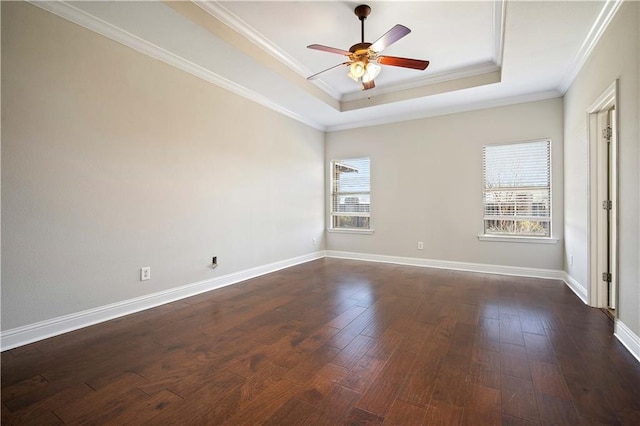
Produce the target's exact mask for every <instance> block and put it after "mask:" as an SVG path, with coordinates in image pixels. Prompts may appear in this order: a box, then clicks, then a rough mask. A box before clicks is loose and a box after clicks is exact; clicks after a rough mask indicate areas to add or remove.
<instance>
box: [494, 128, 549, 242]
mask: <svg viewBox="0 0 640 426" xmlns="http://www.w3.org/2000/svg"><path fill="white" fill-rule="evenodd" d="M482 157H483V170H484V196H483V199H484V233H485V234H486V235H515V236H537V237H549V236H551V141H549V140H539V141H532V142H520V143H512V144H505V145H486V146H485V147H483V152H482Z"/></svg>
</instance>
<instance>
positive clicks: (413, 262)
mask: <svg viewBox="0 0 640 426" xmlns="http://www.w3.org/2000/svg"><path fill="white" fill-rule="evenodd" d="M326 257H333V258H336V259H351V260H363V261H366V262H381V263H394V264H397V265H408V266H421V267H426V268H438V269H450V270H453V271H468V272H480V273H485V274H499V275H513V276H520V277H531V278H544V279H550V280H561V281H562V280H563V278H564V272H563V271H557V270H553V269H538V268H523V267H518V266H502V265H488V264H484V263H468V262H454V261H450V260H435V259H420V258H415V257H399V256H387V255H381V254H369V253H353V252H346V251H334V250H327V251H326Z"/></svg>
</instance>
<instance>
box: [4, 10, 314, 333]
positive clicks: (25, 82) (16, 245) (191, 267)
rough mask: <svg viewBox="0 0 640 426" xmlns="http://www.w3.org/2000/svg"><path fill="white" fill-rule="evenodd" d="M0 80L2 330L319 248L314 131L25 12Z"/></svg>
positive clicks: (9, 33)
mask: <svg viewBox="0 0 640 426" xmlns="http://www.w3.org/2000/svg"><path fill="white" fill-rule="evenodd" d="M2 67H3V68H2V88H3V89H4V91H3V93H2V329H3V330H7V329H11V328H15V327H18V326H22V325H26V324H30V323H34V322H37V321H40V320H46V319H50V318H54V317H57V316H61V315H64V314H69V313H74V312H79V311H82V310H86V309H89V308H94V307H98V306H103V305H106V304H109V303H113V302H118V301H121V300H126V299H129V298H133V297H137V296H141V295H145V294H149V293H154V292H157V291H161V290H165V289H169V288H173V287H176V286H182V285H186V284H190V283H193V282H197V281H200V280H205V279H209V278H214V277H216V276H221V275H225V274H229V273H232V272H235V271H240V270H245V269H247V268H251V267H255V266H260V265H265V264H268V263H271V262H275V261H279V260H284V259H290V258H293V257H296V256H300V255H304V254H307V253H311V252H314V251H316V250H321V249H323V248H324V241H323V231H324V213H323V212H324V135H323V133H322V132H319V131H317V130H314V129H311V128H309V127H307V126H305V125H302V124H300V123H298V122H295V121H292V120H290V119H288V118H286V117H284V116H282V115H280V114H277V113H275V112H273V111H271V110H268V109H266V108H263V107H261V106H259V105H257V104H255V103H253V102H250V101H248V100H246V99H244V98H241V97H239V96H236V95H234V94H231V93H229V92H227V91H225V90H223V89H220V88H218V87H216V86H214V85H212V84H209V83H206V82H204V81H202V80H199V79H197V78H195V77H193V76H191V75H189V74H187V73H184V72H182V71H179V70H177V69H175V68H172V67H170V66H168V65H166V64H163V63H161V62H158V61H156V60H154V59H151V58H149V57H147V56H144V55H141V54H140V53H138V52H135V51H133V50H131V49H129V48H127V47H124V46H122V45H120V44H118V43H116V42H113V41H111V40H108V39H106V38H104V37H102V36H100V35H97V34H95V33H93V32H90V31H88V30H86V29H83V28H81V27H79V26H77V25H74V24H72V23H69V22H67V21H65V20H63V19H60V18H58V17H55V16H54V15H51V14H49V13H47V12H44V11H42V10H40V9H39V8H37V7H34V6H32V5H29V4H26V3H13V2H2ZM314 237H315V238H317V239H318V245H316V246H313V245H312V239H313V238H314ZM213 255H217V256H218V259H219V267H218V268H217V269H215V270H212V269H211V268H209V263H210V261H211V256H213ZM142 266H150V267H151V276H152V279H151V280H150V281H145V282H140V281H139V279H138V278H139V268H140V267H142Z"/></svg>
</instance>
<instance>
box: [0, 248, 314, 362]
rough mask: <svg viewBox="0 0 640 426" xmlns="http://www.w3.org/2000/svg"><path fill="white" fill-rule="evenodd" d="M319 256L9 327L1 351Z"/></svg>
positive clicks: (0, 338) (0, 336) (0, 337)
mask: <svg viewBox="0 0 640 426" xmlns="http://www.w3.org/2000/svg"><path fill="white" fill-rule="evenodd" d="M323 257H325V253H324V251H317V252H314V253H310V254H306V255H303V256H298V257H294V258H291V259H285V260H281V261H278V262H274V263H269V264H267V265H262V266H257V267H255V268H250V269H246V270H244V271H239V272H234V273H231V274H228V275H224V276H221V277H216V278H211V279H208V280H203V281H199V282H195V283H192V284H187V285H184V286H181V287H176V288H172V289H169V290H164V291H160V292H157V293H152V294H148V295H145V296H141V297H136V298H133V299H128V300H123V301H121V302H116V303H112V304H109V305H105V306H100V307H97V308H93V309H88V310H86V311H82V312H77V313H74V314H69V315H64V316H61V317H57V318H52V319H49V320H46V321H40V322H37V323H34V324H28V325H25V326H22V327H17V328H13V329H10V330H6V331H3V332H1V333H0V348H1V350H2V351H5V350H8V349H12V348H16V347H18V346H22V345H26V344H28V343H32V342H37V341H39V340H43V339H47V338H49V337H53V336H57V335H60V334H63V333H67V332H70V331H74V330H78V329H80V328H84V327H88V326H90V325H94V324H98V323H101V322H104V321H108V320H111V319H114V318H119V317H122V316H125V315H129V314H133V313H135V312H139V311H143V310H145V309H150V308H153V307H156V306H160V305H164V304H165V303H170V302H174V301H176V300H180V299H184V298H187V297H191V296H195V295H197V294H200V293H204V292H207V291H211V290H215V289H217V288H220V287H225V286H228V285H232V284H236V283H238V282H241V281H245V280H248V279H251V278H255V277H258V276H260V275H265V274H269V273H271V272H275V271H279V270H280V269H284V268H289V267H291V266H295V265H298V264H300V263H305V262H310V261H312V260H316V259H322V258H323Z"/></svg>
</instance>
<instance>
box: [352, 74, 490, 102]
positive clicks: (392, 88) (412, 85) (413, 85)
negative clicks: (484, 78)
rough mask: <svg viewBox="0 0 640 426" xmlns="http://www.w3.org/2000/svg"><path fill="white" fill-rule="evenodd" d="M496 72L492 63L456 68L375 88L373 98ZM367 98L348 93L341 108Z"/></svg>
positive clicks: (367, 96)
mask: <svg viewBox="0 0 640 426" xmlns="http://www.w3.org/2000/svg"><path fill="white" fill-rule="evenodd" d="M496 71H501V69H500V67H498V66H497V65H496V64H495V63H493V62H485V63H482V64H475V65H470V66H468V67H464V68H457V69H453V70H449V71H443V72H440V73H437V74H431V75H427V76H424V77H421V78H417V79H415V80H411V81H410V82H400V83H397V84H391V85H386V86H384V87H379V88H378V87H376V91H375V95H374V96H380V95H386V94H389V93H394V92H399V91H401V90H413V89H417V88H419V87H425V86H430V85H434V84H440V83H445V82H448V81H454V80H459V79H463V78H468V77H476V76H479V75H483V74H488V73H493V72H496ZM368 98H371V94H370V93H367V92H365V91H362V90H360V91H358V92H352V93H348V94H346V95H344V96H343V97H342V101H341V106H342V107H343V109H344V106H345V104H346V103H347V102H351V101H357V100H360V99H368Z"/></svg>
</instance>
